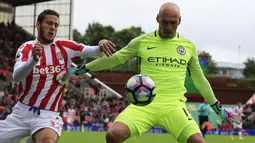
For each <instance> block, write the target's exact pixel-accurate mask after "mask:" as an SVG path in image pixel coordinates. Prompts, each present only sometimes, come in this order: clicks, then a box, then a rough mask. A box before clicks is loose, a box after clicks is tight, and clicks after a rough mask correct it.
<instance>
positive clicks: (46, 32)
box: [37, 15, 59, 43]
mask: <svg viewBox="0 0 255 143" xmlns="http://www.w3.org/2000/svg"><path fill="white" fill-rule="evenodd" d="M58 26H59V19H58V17H57V16H55V15H46V16H45V18H44V20H43V22H42V23H39V22H38V24H37V28H38V32H39V36H40V37H41V39H42V40H43V41H44V42H45V43H51V42H52V41H53V40H54V38H55V37H56V34H57V31H58Z"/></svg>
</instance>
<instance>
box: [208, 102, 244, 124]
mask: <svg viewBox="0 0 255 143" xmlns="http://www.w3.org/2000/svg"><path fill="white" fill-rule="evenodd" d="M211 107H212V109H213V110H214V112H215V113H216V114H217V115H218V116H220V118H221V119H222V120H223V122H225V123H228V124H229V125H232V124H233V122H235V123H236V124H238V125H239V124H241V118H240V116H238V115H235V114H233V113H231V112H228V111H226V110H225V109H224V108H223V107H222V106H221V104H220V102H219V101H217V102H216V103H215V104H213V105H211Z"/></svg>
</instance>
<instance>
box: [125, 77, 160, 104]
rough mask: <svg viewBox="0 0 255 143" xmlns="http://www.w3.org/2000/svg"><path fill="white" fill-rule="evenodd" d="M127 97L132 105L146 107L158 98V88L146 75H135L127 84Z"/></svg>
mask: <svg viewBox="0 0 255 143" xmlns="http://www.w3.org/2000/svg"><path fill="white" fill-rule="evenodd" d="M125 89H126V95H127V99H128V101H129V102H130V103H132V104H134V105H137V106H145V105H148V104H150V103H151V101H152V100H153V99H154V97H155V96H156V86H155V84H154V82H153V80H152V79H151V78H150V77H148V76H145V75H141V74H139V75H134V76H132V77H131V78H130V79H129V80H128V81H127V83H126V87H125Z"/></svg>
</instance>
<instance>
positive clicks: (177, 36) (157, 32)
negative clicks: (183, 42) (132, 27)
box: [154, 30, 180, 40]
mask: <svg viewBox="0 0 255 143" xmlns="http://www.w3.org/2000/svg"><path fill="white" fill-rule="evenodd" d="M154 36H155V37H156V38H158V39H161V40H175V39H178V38H179V37H180V34H179V33H178V32H176V34H175V36H174V38H172V39H163V38H161V37H160V36H159V31H158V30H156V31H155V32H154Z"/></svg>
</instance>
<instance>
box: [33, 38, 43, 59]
mask: <svg viewBox="0 0 255 143" xmlns="http://www.w3.org/2000/svg"><path fill="white" fill-rule="evenodd" d="M42 50H43V45H42V44H41V43H40V42H37V43H36V44H35V46H34V47H33V49H32V56H33V59H34V60H35V61H39V59H40V57H41V56H42Z"/></svg>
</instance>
